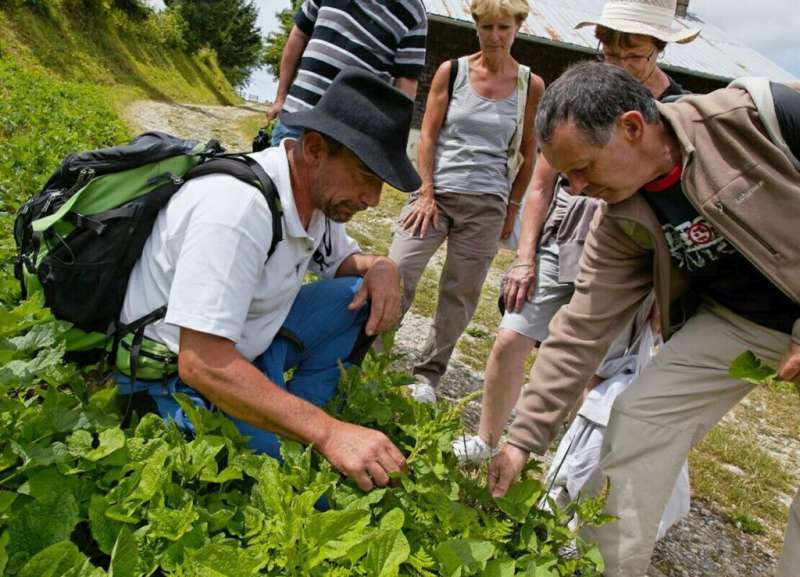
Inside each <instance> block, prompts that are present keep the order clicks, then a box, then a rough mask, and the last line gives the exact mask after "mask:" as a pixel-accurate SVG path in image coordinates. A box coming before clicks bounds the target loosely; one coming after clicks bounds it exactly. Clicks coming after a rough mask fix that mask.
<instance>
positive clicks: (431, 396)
mask: <svg viewBox="0 0 800 577" xmlns="http://www.w3.org/2000/svg"><path fill="white" fill-rule="evenodd" d="M406 386H407V387H408V392H409V393H410V394H411V398H412V399H414V400H415V401H417V402H418V403H428V404H430V405H433V404H435V403H436V391H434V390H433V387H432V386H430V385H429V384H428V383H421V382H416V383H411V384H410V385H406Z"/></svg>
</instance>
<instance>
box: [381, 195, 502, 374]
mask: <svg viewBox="0 0 800 577" xmlns="http://www.w3.org/2000/svg"><path fill="white" fill-rule="evenodd" d="M414 202H416V199H415V198H412V199H411V201H410V202H409V203H408V204H407V205H406V206H405V207H404V208H403V210H402V212H401V213H400V218H399V221H398V225H397V227H396V229H395V233H394V239H393V240H392V246H391V248H390V249H389V258H391V259H392V260H394V262H395V263H397V268H398V269H399V270H400V276H401V277H402V279H403V314H405V313H406V312H407V311H408V309H409V308H410V307H411V303H412V302H413V301H414V294H415V293H416V290H417V285H418V284H419V280H420V277H421V276H422V273H423V271H424V270H425V267H426V266H427V265H428V262H429V261H430V259H431V257H432V256H433V253H435V252H436V249H438V248H439V246H441V244H442V243H443V242H445V240H446V241H447V257H446V258H445V261H444V266H443V267H442V274H441V277H440V278H439V297H438V303H437V305H436V315H435V316H434V319H433V324H432V325H431V328H430V331H429V332H428V338H427V339H426V341H425V345H424V347H423V350H422V355H421V358H420V361H419V363H417V365H416V366H415V367H414V369H413V373H414V375H415V376H417V377H419V379H420V380H422V381H426V382H428V383H429V384H430V385H431V386H433V387H436V386H437V385H438V384H439V379H441V377H442V375H443V374H444V372H445V370H446V369H447V364H448V363H449V362H450V356H451V355H452V354H453V349H454V348H455V346H456V342H457V341H458V339H459V337H460V336H461V334H462V333H463V332H464V329H466V328H467V325H468V324H469V322H470V320H472V315H473V314H475V307H476V306H477V305H478V299H479V298H480V296H481V287H483V281H484V280H485V279H486V273H487V271H488V270H489V265H490V264H491V263H492V259H493V258H494V255H495V254H496V253H497V242H498V240H499V238H500V231H501V230H502V229H503V222H504V221H505V217H506V204H505V202H504V201H503V199H502V197H500V196H499V195H496V194H482V195H475V194H456V193H437V194H436V205H437V208H438V209H439V218H438V222H437V226H436V227H435V228H432V229H431V228H429V229H428V232H427V234H426V235H425V237H424V238H420V237H418V236H412V235H411V234H410V233H409V232H408V231H406V230H404V229H403V228H402V226H400V224H399V223H402V221H403V219H404V218H405V216H406V215H407V214H408V212H409V211H410V210H411V207H412V206H413V204H414Z"/></svg>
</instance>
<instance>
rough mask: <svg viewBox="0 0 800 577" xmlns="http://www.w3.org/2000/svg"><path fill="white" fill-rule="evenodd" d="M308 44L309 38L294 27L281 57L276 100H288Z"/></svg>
mask: <svg viewBox="0 0 800 577" xmlns="http://www.w3.org/2000/svg"><path fill="white" fill-rule="evenodd" d="M306 44H308V36H307V35H306V34H305V33H304V32H302V31H301V30H300V29H299V28H298V27H297V26H293V27H292V29H291V31H290V32H289V38H287V39H286V44H285V45H284V48H283V54H282V55H281V72H280V76H279V78H278V92H277V94H276V96H275V99H276V100H278V101H283V100H286V95H287V94H289V87H291V85H292V82H294V79H295V76H297V69H298V67H299V66H300V58H301V57H302V56H303V52H304V51H305V49H306Z"/></svg>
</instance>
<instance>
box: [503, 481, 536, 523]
mask: <svg viewBox="0 0 800 577" xmlns="http://www.w3.org/2000/svg"><path fill="white" fill-rule="evenodd" d="M541 495H542V484H541V483H540V482H539V481H537V480H535V479H523V480H521V481H519V482H518V483H515V484H514V485H512V486H511V488H510V489H509V490H508V492H507V493H506V494H505V496H504V497H500V498H499V499H496V503H497V506H498V507H500V510H501V511H503V512H504V513H505V514H506V515H508V516H509V517H511V518H512V519H514V520H515V521H517V522H518V523H522V522H523V521H524V520H525V517H527V516H528V513H530V511H531V508H532V507H533V506H534V505H535V504H536V501H537V500H538V499H539V498H540V497H541Z"/></svg>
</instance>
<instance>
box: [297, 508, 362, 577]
mask: <svg viewBox="0 0 800 577" xmlns="http://www.w3.org/2000/svg"><path fill="white" fill-rule="evenodd" d="M369 518H370V514H369V511H365V510H363V509H351V510H344V511H325V512H324V513H321V514H319V515H316V516H315V518H314V520H313V522H312V523H310V524H309V525H308V526H307V533H306V538H305V539H304V545H305V546H306V547H307V548H308V549H309V555H308V557H307V559H306V562H305V564H304V565H305V567H306V569H311V568H313V567H316V566H317V565H319V564H320V563H322V562H323V561H325V560H331V559H339V558H341V557H344V556H346V555H348V554H349V553H350V551H351V550H352V548H353V547H354V546H356V545H358V544H359V543H361V542H362V541H363V537H364V530H365V528H366V526H367V524H368V523H369Z"/></svg>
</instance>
